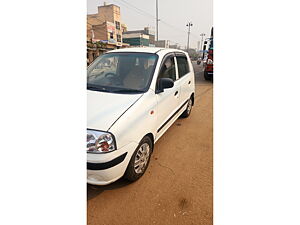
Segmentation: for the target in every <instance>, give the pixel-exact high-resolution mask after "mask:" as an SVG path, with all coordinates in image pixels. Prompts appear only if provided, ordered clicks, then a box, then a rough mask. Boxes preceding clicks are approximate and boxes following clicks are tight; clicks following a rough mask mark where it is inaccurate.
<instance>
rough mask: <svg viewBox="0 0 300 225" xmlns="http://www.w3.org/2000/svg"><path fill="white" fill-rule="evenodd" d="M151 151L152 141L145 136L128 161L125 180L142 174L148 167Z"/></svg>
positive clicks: (134, 179)
mask: <svg viewBox="0 0 300 225" xmlns="http://www.w3.org/2000/svg"><path fill="white" fill-rule="evenodd" d="M152 151H153V143H152V141H151V139H150V138H149V137H148V136H145V137H144V138H143V139H142V140H141V142H140V144H139V145H138V147H137V148H136V150H135V152H134V153H133V155H132V157H131V159H130V161H129V164H128V167H127V169H126V172H125V175H124V177H125V178H126V179H127V180H129V181H136V180H138V179H139V178H140V177H141V176H143V174H144V173H145V171H146V170H147V168H148V165H149V161H150V157H151V154H152Z"/></svg>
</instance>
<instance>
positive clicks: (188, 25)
mask: <svg viewBox="0 0 300 225" xmlns="http://www.w3.org/2000/svg"><path fill="white" fill-rule="evenodd" d="M186 26H187V27H189V31H188V41H187V52H188V53H189V45H190V33H191V26H193V24H192V22H188V24H187V25H186Z"/></svg>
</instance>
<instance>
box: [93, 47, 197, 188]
mask: <svg viewBox="0 0 300 225" xmlns="http://www.w3.org/2000/svg"><path fill="white" fill-rule="evenodd" d="M87 89H88V91H87V92H88V93H87V97H88V98H87V101H88V110H87V111H88V113H87V115H88V118H87V127H88V128H87V182H88V183H89V184H94V185H106V184H109V183H112V182H114V181H116V180H118V179H119V178H121V177H122V176H125V177H126V178H127V179H128V180H130V181H135V180H137V179H139V178H140V177H141V176H142V175H143V174H144V173H145V171H146V169H147V167H148V165H149V161H150V157H151V153H152V151H153V147H154V143H155V142H156V141H157V140H158V139H159V138H160V137H161V136H162V135H163V134H164V133H165V132H166V130H167V129H168V128H169V127H170V126H171V125H172V124H173V123H174V122H175V121H176V120H177V118H178V117H179V116H182V117H188V116H189V115H190V113H191V109H192V106H193V105H194V95H195V77H194V71H193V66H192V63H191V61H190V58H189V57H188V55H187V53H185V52H183V51H180V50H177V49H161V48H127V49H118V50H114V51H110V52H108V53H106V54H104V55H102V56H100V57H98V58H97V59H96V60H95V61H94V62H93V63H92V64H91V65H90V66H89V67H88V70H87ZM170 154H171V152H170Z"/></svg>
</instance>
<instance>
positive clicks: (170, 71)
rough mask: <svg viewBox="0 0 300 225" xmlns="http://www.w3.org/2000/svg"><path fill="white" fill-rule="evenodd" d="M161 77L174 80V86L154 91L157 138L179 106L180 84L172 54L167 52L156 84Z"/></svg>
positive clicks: (170, 121) (166, 127)
mask: <svg viewBox="0 0 300 225" xmlns="http://www.w3.org/2000/svg"><path fill="white" fill-rule="evenodd" d="M161 78H171V79H172V80H173V81H174V86H173V87H172V88H167V89H164V90H163V92H159V93H156V100H157V126H156V127H157V131H156V134H157V135H156V137H157V138H159V137H160V136H161V135H162V134H163V133H164V131H166V130H167V129H168V127H169V126H170V125H171V124H172V119H173V117H174V114H176V110H177V108H178V107H179V98H180V85H179V83H178V82H177V79H178V76H177V69H176V65H175V55H174V54H168V55H167V56H165V57H164V59H163V61H162V64H161V66H160V70H159V74H158V77H157V82H156V84H158V82H159V79H161ZM156 89H157V85H156Z"/></svg>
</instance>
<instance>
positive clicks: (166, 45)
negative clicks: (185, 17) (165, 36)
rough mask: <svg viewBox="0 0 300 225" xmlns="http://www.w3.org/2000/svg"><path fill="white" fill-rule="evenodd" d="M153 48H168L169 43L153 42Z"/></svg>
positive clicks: (162, 41) (165, 41)
mask: <svg viewBox="0 0 300 225" xmlns="http://www.w3.org/2000/svg"><path fill="white" fill-rule="evenodd" d="M155 47H160V48H170V41H169V40H159V41H155Z"/></svg>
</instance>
